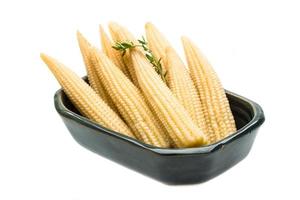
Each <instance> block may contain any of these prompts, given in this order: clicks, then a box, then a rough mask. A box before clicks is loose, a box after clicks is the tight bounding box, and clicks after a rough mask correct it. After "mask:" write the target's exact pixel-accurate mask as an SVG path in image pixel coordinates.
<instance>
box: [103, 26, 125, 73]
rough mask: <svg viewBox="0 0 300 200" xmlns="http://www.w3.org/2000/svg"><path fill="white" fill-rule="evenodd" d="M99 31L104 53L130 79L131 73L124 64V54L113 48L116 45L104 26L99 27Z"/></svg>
mask: <svg viewBox="0 0 300 200" xmlns="http://www.w3.org/2000/svg"><path fill="white" fill-rule="evenodd" d="M99 31H100V39H101V44H102V50H103V52H104V53H105V54H106V56H107V57H108V58H110V59H111V60H112V61H113V62H114V64H115V65H116V66H117V67H119V68H120V69H121V71H122V72H123V73H124V74H125V75H126V76H128V77H129V72H128V71H127V69H126V65H125V64H124V61H123V58H122V53H121V52H119V51H117V50H115V49H113V48H112V46H113V45H114V44H113V43H112V42H111V41H110V39H109V37H108V35H107V34H106V33H105V31H104V29H103V27H102V26H99Z"/></svg>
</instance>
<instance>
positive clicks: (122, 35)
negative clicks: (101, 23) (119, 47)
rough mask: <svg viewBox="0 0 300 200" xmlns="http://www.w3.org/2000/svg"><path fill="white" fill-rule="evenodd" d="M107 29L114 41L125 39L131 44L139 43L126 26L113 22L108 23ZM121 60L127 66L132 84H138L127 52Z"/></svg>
mask: <svg viewBox="0 0 300 200" xmlns="http://www.w3.org/2000/svg"><path fill="white" fill-rule="evenodd" d="M109 30H110V33H111V36H112V38H113V40H114V42H124V41H126V42H132V43H133V44H139V43H138V41H137V40H136V38H135V37H134V36H133V35H132V34H131V33H130V32H129V31H128V30H127V29H126V28H124V27H123V26H120V25H119V24H117V23H114V22H111V23H109ZM123 61H124V63H125V65H126V67H127V70H128V72H129V74H130V78H131V80H132V82H133V83H134V85H136V86H138V83H137V78H136V74H135V71H134V67H133V66H132V60H131V58H130V55H129V54H128V53H126V54H125V55H124V56H123Z"/></svg>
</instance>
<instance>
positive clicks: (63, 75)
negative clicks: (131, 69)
mask: <svg viewBox="0 0 300 200" xmlns="http://www.w3.org/2000/svg"><path fill="white" fill-rule="evenodd" d="M41 58H42V59H43V61H44V62H45V63H46V64H47V65H48V67H49V69H50V70H51V72H52V73H53V75H54V76H55V78H56V79H57V81H58V82H59V83H60V85H61V86H62V88H63V90H64V92H65V93H66V94H67V96H68V97H69V99H70V100H71V101H72V103H73V104H74V106H75V107H76V108H77V109H78V110H79V112H80V113H81V114H82V115H84V116H86V117H87V118H89V119H91V120H93V121H95V122H97V123H99V124H100V125H102V126H104V127H106V128H109V129H112V130H114V131H117V132H119V133H122V134H124V135H127V136H130V137H133V138H135V137H134V136H133V134H132V132H131V130H130V129H129V128H128V127H127V125H126V124H125V123H124V122H123V121H122V119H121V118H120V117H119V116H118V115H117V114H116V113H115V112H114V111H113V110H112V109H111V108H110V107H109V106H108V105H107V104H106V103H105V102H104V101H103V100H102V99H101V98H100V97H99V96H98V95H97V93H96V92H95V91H94V90H93V89H92V88H91V87H90V86H89V85H88V84H87V83H85V82H84V81H83V80H82V79H81V78H80V77H79V76H77V75H76V74H75V73H74V72H73V71H71V70H70V69H69V68H67V67H65V66H64V65H63V64H61V63H59V62H58V61H56V60H55V59H54V58H51V57H50V56H47V55H45V54H41Z"/></svg>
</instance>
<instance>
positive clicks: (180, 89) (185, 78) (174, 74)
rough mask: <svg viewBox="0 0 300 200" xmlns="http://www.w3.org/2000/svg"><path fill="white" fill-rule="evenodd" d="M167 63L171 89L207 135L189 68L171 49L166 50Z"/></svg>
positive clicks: (168, 80) (198, 98)
mask: <svg viewBox="0 0 300 200" xmlns="http://www.w3.org/2000/svg"><path fill="white" fill-rule="evenodd" d="M165 63H166V66H167V68H168V74H167V82H168V86H169V88H170V89H171V91H172V92H173V94H174V95H175V96H176V97H177V99H178V100H179V102H180V103H181V104H182V105H183V106H184V108H185V109H186V110H187V111H188V113H189V114H190V116H191V117H192V119H193V121H194V122H195V123H196V124H197V125H198V127H199V128H200V129H201V130H202V131H203V132H204V133H206V132H207V129H206V124H205V118H204V114H203V112H202V105H201V101H200V97H199V95H198V92H197V89H196V87H195V85H194V83H193V80H192V79H191V77H190V74H189V72H188V70H187V68H186V67H185V66H184V64H183V62H182V61H181V59H180V57H179V56H178V55H177V53H176V52H175V50H173V49H172V48H171V47H167V48H166V62H165Z"/></svg>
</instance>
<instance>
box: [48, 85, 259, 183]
mask: <svg viewBox="0 0 300 200" xmlns="http://www.w3.org/2000/svg"><path fill="white" fill-rule="evenodd" d="M226 94H227V97H228V100H229V102H230V106H231V109H232V112H233V115H234V118H235V122H236V125H237V128H238V131H236V132H235V133H233V134H232V135H230V136H228V137H227V138H225V139H223V140H221V141H219V142H217V143H214V144H211V145H209V146H205V147H196V148H182V149H164V148H158V147H154V146H151V145H148V144H145V143H143V142H140V141H138V140H135V139H132V138H129V137H127V136H124V135H122V134H119V133H117V132H115V131H112V130H109V129H107V128H105V127H103V126H101V125H99V124H97V123H95V122H93V121H91V120H89V119H87V118H86V117H83V116H81V115H80V114H79V112H78V111H77V110H76V109H75V108H74V106H73V105H72V103H71V102H70V101H69V99H68V98H67V96H66V95H65V93H64V92H63V90H58V91H57V92H56V94H55V97H54V102H55V108H56V110H57V112H58V113H59V114H60V116H61V118H62V119H63V121H64V123H65V125H66V126H67V128H68V129H69V131H70V133H71V134H72V136H73V138H74V139H75V140H76V141H77V142H78V143H79V144H81V145H82V146H84V147H85V148H87V149H89V150H91V151H93V152H95V153H97V154H99V155H101V156H103V157H106V158H108V159H110V160H113V161H115V162H117V163H119V164H121V165H124V166H126V167H128V168H130V169H133V170H135V171H138V172H140V173H142V174H144V175H147V176H149V177H152V178H154V179H156V180H158V181H161V182H163V183H167V184H192V183H200V182H204V181H207V180H209V179H212V178H214V177H216V176H217V175H219V174H221V173H222V172H224V171H226V170H227V169H229V168H231V167H232V166H234V165H235V164H237V163H238V162H240V161H241V160H242V159H243V158H245V157H246V156H247V155H248V153H249V151H250V149H251V147H252V144H253V142H254V139H255V136H256V133H257V131H258V128H259V127H260V125H261V124H262V123H263V122H264V114H263V111H262V108H261V107H260V106H259V105H258V104H257V103H255V102H253V101H251V100H249V99H246V98H244V97H241V96H239V95H237V94H234V93H232V92H229V91H226ZM83 173H84V172H83ZM100 173H101V172H100ZM111 173H113V172H111Z"/></svg>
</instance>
